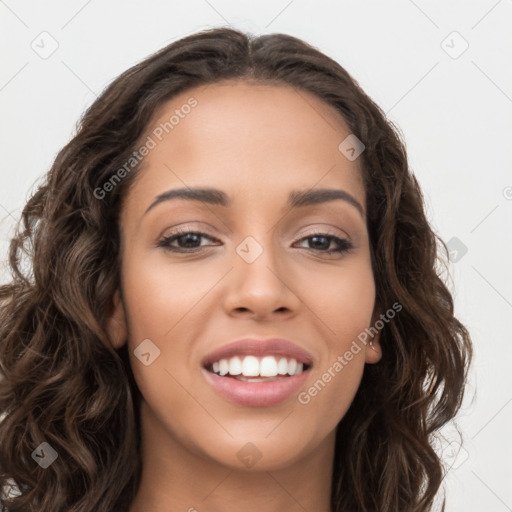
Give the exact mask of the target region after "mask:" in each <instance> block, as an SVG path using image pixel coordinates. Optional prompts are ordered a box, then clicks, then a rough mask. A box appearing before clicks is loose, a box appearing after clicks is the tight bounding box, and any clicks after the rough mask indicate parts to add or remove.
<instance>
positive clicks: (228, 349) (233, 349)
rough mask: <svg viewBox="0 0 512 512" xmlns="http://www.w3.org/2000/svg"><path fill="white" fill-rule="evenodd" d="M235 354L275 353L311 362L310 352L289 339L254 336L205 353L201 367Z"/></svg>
mask: <svg viewBox="0 0 512 512" xmlns="http://www.w3.org/2000/svg"><path fill="white" fill-rule="evenodd" d="M236 355H241V356H244V355H252V356H257V357H258V356H265V355H276V356H282V357H286V358H289V359H291V358H294V359H296V360H297V362H298V363H303V364H307V365H310V366H311V365H312V364H313V358H312V356H311V354H310V353H309V352H308V351H307V350H306V349H304V348H302V347H299V346H298V345H296V344H295V343H292V342H291V341H288V340H285V339H282V338H270V339H266V340H258V339H254V338H244V339H240V340H237V341H234V342H232V343H228V344H227V345H224V346H222V347H220V348H218V349H217V350H214V351H213V352H210V353H209V354H207V355H206V356H205V357H204V358H203V360H202V365H203V367H207V366H208V365H210V364H213V363H214V362H216V361H220V360H221V359H229V358H231V357H233V356H236Z"/></svg>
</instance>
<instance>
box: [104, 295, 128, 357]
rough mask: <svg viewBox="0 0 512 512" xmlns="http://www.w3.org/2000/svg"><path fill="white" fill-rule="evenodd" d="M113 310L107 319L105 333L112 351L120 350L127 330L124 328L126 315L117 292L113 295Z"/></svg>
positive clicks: (124, 341)
mask: <svg viewBox="0 0 512 512" xmlns="http://www.w3.org/2000/svg"><path fill="white" fill-rule="evenodd" d="M112 301H113V310H112V313H111V314H110V316H109V317H108V319H107V333H108V337H109V339H110V343H111V344H112V346H113V347H114V349H116V350H117V349H119V348H121V347H122V346H123V345H124V344H125V343H126V339H127V334H128V330H127V328H126V315H125V312H124V307H123V303H122V301H121V298H120V295H119V290H116V292H115V293H114V297H113V299H112Z"/></svg>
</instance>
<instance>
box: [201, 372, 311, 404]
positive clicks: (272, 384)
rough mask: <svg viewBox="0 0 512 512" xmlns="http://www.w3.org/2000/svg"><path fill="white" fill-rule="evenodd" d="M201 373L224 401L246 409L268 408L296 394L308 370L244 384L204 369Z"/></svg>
mask: <svg viewBox="0 0 512 512" xmlns="http://www.w3.org/2000/svg"><path fill="white" fill-rule="evenodd" d="M202 371H203V373H204V374H205V376H206V380H207V381H208V382H209V383H210V384H211V386H212V387H213V389H214V390H215V391H216V392H217V393H218V394H219V395H220V396H222V397H223V398H225V399H226V400H229V401H230V402H234V403H237V404H240V405H244V406H248V407H268V406H269V405H276V404H279V403H281V402H283V401H284V400H286V399H287V398H289V397H290V396H292V395H294V394H296V393H297V392H298V391H299V389H300V387H301V386H302V385H303V384H304V382H305V380H306V379H307V377H308V374H309V371H310V370H309V369H308V370H306V371H304V372H302V373H299V374H298V375H292V376H290V377H284V378H283V379H280V380H274V381H268V382H245V381H241V380H237V379H233V378H231V377H221V376H220V375H217V374H215V373H212V372H209V371H208V370H206V369H204V368H202Z"/></svg>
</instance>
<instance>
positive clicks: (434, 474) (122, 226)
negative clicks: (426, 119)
mask: <svg viewBox="0 0 512 512" xmlns="http://www.w3.org/2000/svg"><path fill="white" fill-rule="evenodd" d="M22 218H23V228H22V229H19V231H18V232H17V236H16V237H15V238H14V239H13V240H12V242H11V247H10V255H9V256H10V258H9V261H10V265H11V267H12V269H13V273H12V282H11V283H9V284H7V285H5V286H3V287H2V288H0V297H1V304H2V306H1V309H0V320H1V322H0V343H1V345H0V369H1V373H2V376H3V380H2V381H1V382H0V412H1V413H2V414H3V419H2V421H1V422H0V440H1V443H0V472H1V479H0V486H1V487H2V488H4V487H7V486H8V485H9V484H13V485H15V488H16V489H17V490H18V494H19V496H17V497H15V498H10V499H7V497H5V498H4V499H3V500H2V503H3V504H5V506H7V507H8V508H11V509H12V510H24V511H29V510H38V511H45V512H46V511H48V512H50V511H52V512H55V511H64V510H66V511H69V510H73V511H74V512H78V511H80V512H89V511H91V510H94V511H105V512H106V511H112V510H115V511H129V512H140V511H143V510H151V511H152V512H159V511H163V510H165V511H168V510H189V511H194V510H197V511H210V512H216V511H220V510H222V511H227V510H244V511H252V510H266V511H277V510H289V511H295V510H297V511H298V510H315V511H318V512H327V511H332V512H342V511H343V512H344V511H407V512H412V511H415V512H416V511H417V512H426V511H428V510H431V509H432V504H433V500H434V497H435V496H436V493H437V491H438V489H439V487H440V484H441V481H442V478H443V472H442V466H441V461H440V458H439V456H438V455H437V454H436V452H435V451H434V449H433V447H432V444H431V443H432V436H433V434H435V432H436V431H437V430H438V429H439V428H440V427H441V426H442V425H444V424H445V423H446V422H448V421H449V420H450V419H451V418H453V417H454V416H455V414H456V413H457V411H458V409H459V407H460V404H461V401H462V398H463V392H464V386H465V382H466V377H467V371H468V366H469V364H470V360H471V341H470V336H469V334H468V332H467V330H466V329H465V327H464V326H463V325H462V324H461V323H460V322H459V321H458V320H457V319H456V318H455V317H454V309H453V300H452V296H451V294H450V292H449V290H448V289H447V287H446V286H445V284H444V283H443V281H442V279H441V278H440V276H439V274H438V272H439V269H438V267H437V263H438V261H439V260H438V254H437V248H438V245H437V242H439V243H440V244H441V245H442V246H443V248H444V250H445V254H446V247H445V246H444V243H443V242H442V240H441V239H439V238H438V237H437V235H436V234H435V233H434V232H433V231H432V229H431V227H430V226H429V224H428V222H427V219H426V216H425V213H424V207H423V199H422V194H421V191H420V188H419V185H418V183H417V181H416V179H415V178H414V176H413V175H412V174H411V173H410V171H409V169H408V164H407V157H406V151H405V147H404V144H403V143H402V142H401V140H400V137H399V135H398V134H397V131H396V130H395V129H394V128H393V126H392V125H391V124H390V123H389V121H387V120H386V119H385V116H384V115H383V113H382V111H381V110H380V109H379V108H378V107H377V106H376V105H375V104H374V103H373V102H372V100H371V99H370V98H369V97H368V96H367V95H366V94H365V93H364V92H363V91H362V90H361V89H360V87H359V86H358V84H357V83H356V82H355V81H354V80H353V79H352V78H351V77H350V76H349V75H348V73H347V72H346V71H345V70H344V69H343V68H342V67H341V66H340V65H339V64H337V63H336V62H334V61H333V60H331V59H330V58H329V57H327V56H325V55H324V54H322V53H320V52H319V51H318V50H317V49H315V48H313V47H311V46H310V45H308V44H306V43H304V42H303V41H300V40H299V39H296V38H294V37H291V36H287V35H282V34H278V35H264V36H260V37H257V38H251V37H248V36H247V35H246V34H244V33H242V32H239V31H236V30H232V29H227V28H220V29H212V30H207V31H203V32H200V33H197V34H194V35H191V36H189V37H186V38H184V39H181V40H179V41H176V42H174V43H172V44H171V45H169V46H168V47H166V48H164V49H162V50H161V51H159V52H158V53H156V54H154V55H152V56H151V57H149V58H148V59H146V60H145V61H143V62H141V63H139V64H138V65H136V66H134V67H133V68H131V69H129V70H128V71H126V72H125V73H123V74H122V75H121V76H120V77H118V78H117V79H116V80H115V81H114V82H113V83H112V84H111V85H110V86H109V87H108V88H107V89H106V90H105V91H104V93H103V94H102V95H101V96H100V97H99V98H98V100H97V101H96V102H95V103H94V104H93V105H92V106H91V107H90V108H89V109H88V111H87V112H86V113H85V115H84V116H83V118H82V120H81V124H80V127H79V130H78V133H77V134H76V136H75V137H74V138H73V139H72V140H71V142H70V143H69V144H68V145H67V146H65V147H64V148H63V149H62V151H61V152H60V153H59V154H58V155H57V158H56V160H55V162H54V164H53V166H52V168H51V169H50V171H49V173H48V176H47V181H46V182H45V183H44V184H43V185H42V186H40V188H39V189H38V190H37V191H36V192H35V194H34V195H33V196H32V197H31V198H30V200H29V201H28V203H27V205H26V206H25V208H24V210H23V214H22ZM28 244H31V245H30V246H29V245H28ZM22 252H26V254H27V255H28V257H29V258H30V261H31V263H32V265H33V272H32V273H31V274H27V273H26V272H25V271H24V270H23V269H22V262H21V260H20V257H21V255H22Z"/></svg>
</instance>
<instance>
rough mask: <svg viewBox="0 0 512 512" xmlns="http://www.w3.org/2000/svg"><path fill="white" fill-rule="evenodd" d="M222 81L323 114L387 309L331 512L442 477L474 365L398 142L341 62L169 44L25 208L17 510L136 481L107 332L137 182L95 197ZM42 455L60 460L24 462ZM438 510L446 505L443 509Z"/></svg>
mask: <svg viewBox="0 0 512 512" xmlns="http://www.w3.org/2000/svg"><path fill="white" fill-rule="evenodd" d="M221 80H245V81H249V82H256V83H262V84H279V85H286V86H291V87H293V88H294V89H295V90H297V91H298V92H299V93H300V91H306V92H310V93H313V94H314V95H316V96H317V97H318V98H320V99H321V100H323V101H324V102H325V103H326V104H328V105H330V106H332V107H333V108H334V109H336V110H337V111H338V112H339V113H340V114H341V115H342V116H343V118H344V120H345V121H346V123H347V125H348V127H349V128H350V131H351V133H353V134H355V135H356V136H357V137H358V138H359V139H360V140H361V141H363V143H364V145H365V146H366V148H365V150H364V152H363V153H362V154H361V156H360V160H359V161H360V162H361V169H362V173H363V177H364V184H365V189H366V203H367V211H368V214H367V228H368V233H369V236H370V246H371V249H370V250H371V257H372V266H373V272H374V278H375V285H376V302H375V304H376V307H377V308H378V309H379V310H381V311H384V309H385V308H387V307H389V306H390V305H391V304H392V303H394V302H396V301H398V302H399V303H400V304H401V305H402V310H401V311H400V314H398V315H396V317H395V318H394V319H393V321H392V322H389V323H387V324H386V325H385V326H384V328H383V329H382V331H381V345H382V350H383V357H382V359H381V361H380V362H379V363H378V364H373V365H366V366H365V370H364V373H363V378H362V380H361V384H360V387H359V389H358V391H357V393H356V396H355V398H354V401H353V403H352V404H351V406H350V408H349V410H348V411H347V413H346V415H345V416H344V418H343V419H342V421H340V423H339V424H338V426H337V437H336V446H335V457H334V466H333V476H332V493H331V508H332V511H333V512H342V511H345V512H346V511H348V510H350V511H354V512H398V511H400V512H402V511H403V512H427V511H429V510H431V509H432V506H433V504H434V499H435V497H436V495H437V492H438V490H439V488H440V486H441V483H442V479H443V466H442V461H441V459H440V457H439V455H438V454H437V452H436V450H434V448H433V438H432V436H433V435H434V434H435V432H436V431H437V430H438V429H440V427H442V426H443V425H444V424H445V423H447V422H448V421H449V420H451V419H452V418H453V417H454V416H455V415H456V413H457V412H458V410H459V409H460V406H461V402H462V398H463V395H464V389H465V384H466V381H467V377H468V371H469V366H470V362H471V358H472V344H471V339H470V336H469V333H468V331H467V330H466V328H465V327H464V325H462V324H461V323H460V322H459V321H458V320H457V319H456V318H455V316H454V305H453V299H452V295H451V293H450V291H449V289H448V288H447V286H446V284H445V282H444V280H443V278H442V277H443V276H442V271H443V270H446V269H447V263H446V261H445V260H444V259H443V258H441V256H440V254H438V252H440V251H438V249H440V248H441V247H443V249H444V253H445V255H446V254H447V248H446V245H445V244H444V242H443V241H442V239H441V238H439V236H438V235H437V234H435V232H434V231H433V230H432V229H431V227H430V225H429V222H428V221H427V218H426V215H425V211H424V199H423V196H422V193H421V190H420V187H419V185H418V182H417V180H416V178H415V177H414V175H413V174H412V173H411V171H410V169H409V166H408V162H407V155H406V149H405V143H404V142H403V141H402V136H401V135H400V132H399V130H398V128H396V127H395V126H394V125H393V124H392V123H391V122H390V121H388V120H387V119H386V117H385V114H384V113H383V111H382V110H381V109H380V108H379V107H378V106H377V105H376V104H375V103H374V102H373V101H372V100H371V99H370V98H369V97H368V96H367V95H366V94H365V93H364V92H363V90H362V89H361V88H360V86H359V85H358V83H357V82H356V81H355V80H354V79H353V78H352V77H351V76H350V75H349V74H348V73H347V72H346V71H345V70H344V69H343V67H341V66H340V65H339V64H338V63H337V62H335V61H334V60H332V59H331V58H329V57H327V56H326V55H324V54H323V53H321V52H320V51H319V50H318V49H316V48H315V47H313V46H311V45H309V44H307V43H305V42H304V41H302V40H300V39H297V38H295V37H292V36H289V35H284V34H270V35H262V36H259V37H254V36H251V35H248V34H245V33H243V32H240V31H237V30H232V29H230V28H216V29H210V30H204V31H201V32H198V33H195V34H192V35H190V36H187V37H185V38H183V39H180V40H178V41H175V42H173V43H172V44H170V45H168V46H167V47H165V48H163V49H161V50H160V51H158V52H157V53H155V54H153V55H151V56H149V57H148V58H147V59H145V60H143V61H141V62H140V63H138V64H136V65H135V66H133V67H132V68H130V69H128V70H127V71H125V72H124V73H122V74H121V75H120V76H119V77H118V78H116V79H115V80H114V81H113V82H112V83H111V84H110V85H108V86H107V87H106V88H105V90H104V91H103V92H102V94H101V95H100V96H99V97H98V99H97V100H96V101H95V102H94V103H93V104H92V105H91V106H90V107H89V108H88V109H87V110H86V111H85V113H84V115H83V116H82V118H81V119H80V121H79V123H78V125H77V130H76V134H75V135H74V136H73V137H72V139H71V140H70V142H69V143H68V144H67V145H66V146H65V147H64V148H63V149H62V150H61V151H60V152H59V153H58V155H57V157H56V158H55V161H54V163H53V165H52V167H51V168H50V170H49V171H48V173H47V174H46V175H45V179H44V180H43V181H42V183H41V184H39V185H38V187H37V189H36V190H35V191H34V193H33V194H32V195H31V196H30V198H29V199H28V201H27V203H26V205H25V206H24V209H23V211H22V214H21V217H20V219H19V222H18V224H17V225H16V232H15V235H14V236H13V238H12V239H11V241H10V246H9V255H8V268H9V269H10V274H11V278H10V280H9V282H8V283H7V284H4V285H3V286H2V287H0V371H1V374H0V377H1V380H0V415H1V421H0V488H8V487H9V484H13V485H15V486H16V488H17V489H18V495H17V496H15V497H12V495H11V497H8V496H6V495H4V496H3V497H2V498H1V499H0V502H1V503H2V504H3V505H5V506H7V507H8V508H9V510H10V511H12V512H17V511H23V512H32V511H34V512H35V511H38V512H64V511H66V512H90V511H91V510H94V511H97V512H111V511H112V510H114V511H126V510H128V507H129V505H130V503H131V502H132V500H133V498H134V496H135V494H136V491H137V487H138V485H139V482H140V476H141V451H140V420H139V404H140V391H139V390H138V388H137V385H136V383H135V381H134V378H133V374H132V372H131V368H130V364H129V360H128V354H127V352H126V350H127V349H126V346H127V344H126V345H124V346H123V348H121V349H119V350H114V349H113V347H112V346H111V344H110V342H109V338H108V335H107V331H106V323H107V318H108V316H109V315H110V313H111V312H112V310H113V309H112V308H113V301H112V299H113V295H114V293H115V291H116V290H117V289H119V287H120V226H119V212H120V209H121V206H122V201H123V198H124V197H125V196H126V193H127V190H128V188H129V187H130V184H131V183H133V180H134V178H135V176H136V175H137V172H138V170H139V166H136V167H134V169H133V171H131V172H130V173H129V174H128V175H127V176H126V177H124V178H123V179H122V180H120V182H119V183H118V184H117V186H115V188H114V189H113V190H112V191H111V192H110V193H109V194H105V195H104V197H102V198H101V199H98V193H97V192H95V191H97V190H98V189H99V188H101V187H102V186H103V185H104V184H105V183H106V182H107V181H108V180H110V179H111V178H112V176H113V175H114V174H115V173H116V171H117V170H118V169H119V168H120V167H121V166H122V165H123V163H125V162H126V161H127V160H128V159H129V158H130V156H131V155H132V154H133V152H134V150H135V149H136V148H137V147H139V144H140V139H141V137H142V136H143V134H144V133H145V132H146V130H147V128H148V124H149V123H150V122H151V120H152V118H153V115H154V113H155V111H156V109H157V108H159V107H160V106H162V105H163V103H164V102H166V101H168V100H169V99H171V98H172V97H174V96H175V95H177V94H178V93H180V92H183V91H186V90H187V89H190V88H193V87H195V86H199V85H205V84H210V83H214V82H218V81H221ZM42 442H47V443H49V444H50V445H51V447H53V448H54V449H55V451H56V452H57V454H58V458H57V460H56V461H55V462H54V463H53V464H52V465H51V466H50V467H48V468H46V469H43V468H41V467H40V466H39V465H38V464H36V462H35V461H34V451H35V450H36V448H37V447H38V446H39V445H40V444H41V443H42ZM444 507H445V503H444V502H443V510H444Z"/></svg>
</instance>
